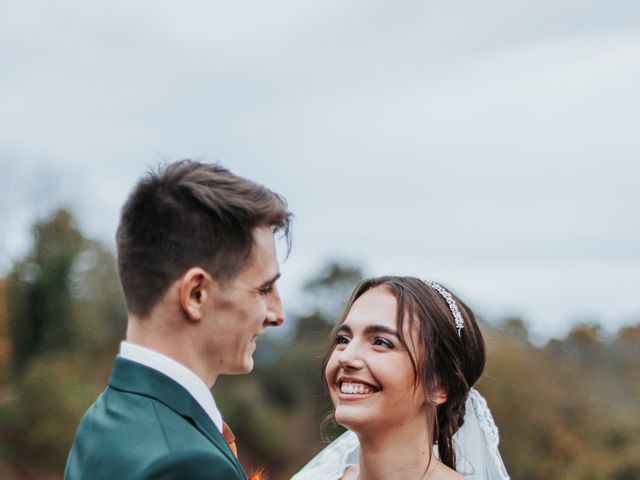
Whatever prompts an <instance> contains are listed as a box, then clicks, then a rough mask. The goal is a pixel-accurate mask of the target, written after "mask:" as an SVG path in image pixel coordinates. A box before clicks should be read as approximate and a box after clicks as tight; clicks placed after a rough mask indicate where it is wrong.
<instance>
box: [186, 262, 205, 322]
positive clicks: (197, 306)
mask: <svg viewBox="0 0 640 480" xmlns="http://www.w3.org/2000/svg"><path fill="white" fill-rule="evenodd" d="M211 281H212V279H211V276H210V275H209V274H208V273H207V272H206V271H205V270H204V269H202V268H200V267H193V268H190V269H189V270H187V271H186V272H185V274H184V275H182V278H181V279H180V292H179V295H180V306H181V307H182V310H183V311H184V312H185V314H186V317H187V319H188V320H189V321H192V322H199V321H200V319H201V318H202V315H203V312H204V305H205V303H206V302H207V296H208V295H209V293H208V289H209V286H210V285H211Z"/></svg>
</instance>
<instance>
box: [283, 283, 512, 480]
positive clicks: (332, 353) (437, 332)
mask: <svg viewBox="0 0 640 480" xmlns="http://www.w3.org/2000/svg"><path fill="white" fill-rule="evenodd" d="M332 338H333V339H334V342H333V345H332V347H331V348H330V350H329V352H328V354H327V356H326V358H325V360H324V364H323V371H324V380H325V382H326V386H327V388H328V390H329V393H330V394H331V399H332V401H333V404H334V407H335V411H334V417H335V420H336V422H337V423H339V424H340V425H342V426H344V427H346V428H347V429H348V430H347V432H346V433H344V434H343V435H342V436H341V437H339V438H338V439H336V440H335V441H334V442H333V443H331V444H330V445H329V446H328V447H327V448H325V449H324V450H323V451H322V452H320V454H318V455H317V456H316V457H315V458H313V459H312V460H311V462H309V463H308V464H307V465H306V466H305V467H304V468H303V469H302V470H301V471H300V472H298V473H297V474H296V475H294V477H293V478H292V480H338V479H343V480H353V479H358V480H375V479H385V480H388V479H394V480H405V479H406V480H427V479H430V480H462V479H465V478H467V479H469V480H494V479H495V480H508V479H509V476H508V474H507V472H506V470H505V468H504V465H503V463H502V459H501V458H500V454H499V452H498V432H497V429H496V427H495V424H494V422H493V419H492V417H491V413H490V412H489V409H488V408H487V405H486V402H485V400H484V398H483V397H482V396H481V395H480V394H479V393H478V392H477V391H476V390H475V389H473V388H471V387H472V386H473V385H474V384H475V383H476V381H477V380H478V378H479V377H480V375H481V374H482V371H483V369H484V364H485V350H484V341H483V338H482V334H481V333H480V329H479V328H478V325H477V324H476V321H475V317H474V315H473V313H472V312H471V310H470V309H469V308H468V307H467V306H466V305H465V304H464V303H462V302H461V301H460V300H459V299H458V298H457V297H455V296H454V295H452V294H451V293H450V292H449V291H447V290H445V289H444V288H443V287H442V286H440V285H439V284H437V283H434V282H425V281H422V280H420V279H417V278H413V277H379V278H373V279H368V280H364V281H362V282H360V283H359V284H358V285H357V286H356V288H355V290H354V292H353V294H352V295H351V298H350V299H349V301H348V302H347V305H346V308H345V312H344V314H343V316H342V318H341V319H340V321H339V322H338V323H337V325H336V326H335V328H334V330H333V332H332Z"/></svg>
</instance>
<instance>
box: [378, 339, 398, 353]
mask: <svg viewBox="0 0 640 480" xmlns="http://www.w3.org/2000/svg"><path fill="white" fill-rule="evenodd" d="M373 344H374V345H377V346H381V347H386V348H388V349H390V350H393V349H395V348H396V346H395V345H394V344H393V343H391V342H390V341H389V340H387V339H386V338H382V337H376V338H374V340H373Z"/></svg>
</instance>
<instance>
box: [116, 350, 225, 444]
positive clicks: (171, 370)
mask: <svg viewBox="0 0 640 480" xmlns="http://www.w3.org/2000/svg"><path fill="white" fill-rule="evenodd" d="M120 356H121V357H122V358H126V359H127V360H131V361H132V362H136V363H139V364H141V365H144V366H145V367H149V368H152V369H154V370H157V371H158V372H160V373H163V374H165V375H166V376H167V377H169V378H171V379H172V380H174V381H176V382H177V383H178V384H180V385H181V386H182V387H184V389H185V390H186V391H187V392H189V394H190V395H191V396H192V397H193V399H194V400H195V401H196V402H198V404H199V405H200V406H201V407H202V408H203V409H204V411H205V412H206V413H207V415H209V417H210V418H211V420H212V421H213V423H214V425H215V426H216V427H217V428H218V430H220V432H221V433H222V414H221V413H220V410H218V407H217V406H216V402H215V400H214V399H213V395H212V394H211V390H209V388H208V387H207V386H206V385H205V383H204V382H203V381H202V379H201V378H200V377H198V376H197V375H196V374H195V373H193V372H192V371H191V370H189V369H188V368H187V367H185V366H184V365H182V364H181V363H178V362H176V361H175V360H173V359H171V358H169V357H167V356H166V355H163V354H161V353H159V352H156V351H155V350H151V349H149V348H146V347H142V346H140V345H136V344H134V343H130V342H122V343H120Z"/></svg>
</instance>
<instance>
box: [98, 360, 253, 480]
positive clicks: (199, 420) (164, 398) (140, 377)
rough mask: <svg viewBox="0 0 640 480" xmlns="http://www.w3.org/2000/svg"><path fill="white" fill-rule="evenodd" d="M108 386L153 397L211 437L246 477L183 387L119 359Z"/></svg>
mask: <svg viewBox="0 0 640 480" xmlns="http://www.w3.org/2000/svg"><path fill="white" fill-rule="evenodd" d="M109 385H110V386H111V387H113V388H115V389H118V390H122V391H125V392H130V393H137V394H139V395H144V396H147V397H150V398H153V399H155V400H157V401H158V402H161V403H163V404H164V405H166V406H167V407H169V408H170V409H172V410H173V411H175V412H176V413H178V414H179V415H180V416H182V417H183V418H185V419H186V420H187V421H188V422H189V423H191V424H192V425H193V426H194V427H195V428H196V429H197V430H198V431H199V432H200V433H202V435H204V436H205V437H206V438H208V439H209V441H210V442H211V443H213V444H214V445H215V446H216V447H217V448H218V449H219V450H220V451H221V452H222V453H223V454H224V455H225V457H226V458H227V459H228V460H229V461H230V462H231V463H232V464H233V465H235V467H236V469H237V470H238V473H239V474H240V475H241V476H242V477H243V478H244V472H243V471H242V467H241V466H240V463H239V462H238V459H237V458H236V457H235V455H233V453H232V452H231V449H230V448H229V445H227V442H226V440H225V439H224V437H223V436H222V434H221V433H220V431H219V430H218V428H217V427H216V426H215V424H214V423H213V421H212V420H211V418H210V417H209V415H207V413H206V412H205V411H204V410H203V409H202V407H201V406H200V405H199V404H198V402H196V401H195V400H194V398H193V397H192V396H191V395H190V394H189V392H187V390H186V389H185V388H184V387H182V386H181V385H180V384H178V383H177V382H175V381H174V380H172V379H171V378H169V377H167V376H166V375H165V374H163V373H161V372H159V371H157V370H154V369H152V368H149V367H146V366H144V365H141V364H139V363H136V362H133V361H131V360H127V359H125V358H122V357H117V358H116V362H115V365H114V368H113V372H112V373H111V378H110V379H109Z"/></svg>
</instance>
